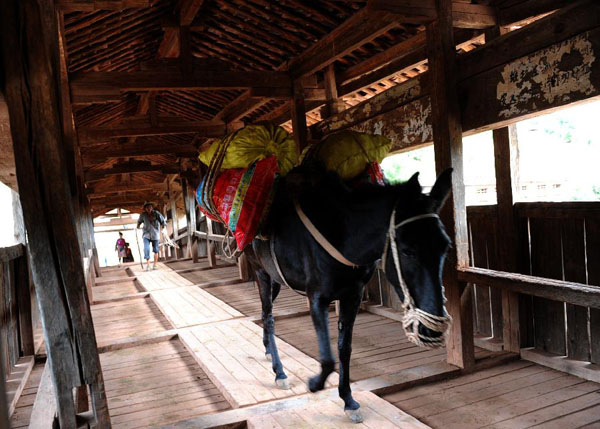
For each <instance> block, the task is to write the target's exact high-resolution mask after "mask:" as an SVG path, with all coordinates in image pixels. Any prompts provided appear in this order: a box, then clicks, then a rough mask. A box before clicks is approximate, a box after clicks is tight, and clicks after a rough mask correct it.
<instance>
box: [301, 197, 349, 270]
mask: <svg viewBox="0 0 600 429" xmlns="http://www.w3.org/2000/svg"><path fill="white" fill-rule="evenodd" d="M294 207H296V213H298V217H299V218H300V220H301V221H302V223H303V224H304V226H305V227H306V229H307V230H308V232H309V233H310V235H312V237H313V238H314V239H315V241H316V242H317V243H319V244H320V245H321V247H322V248H323V249H325V251H326V252H327V253H329V255H330V256H331V257H332V258H333V259H335V260H336V261H338V262H340V263H342V264H344V265H347V266H349V267H353V268H356V267H358V265H357V264H355V263H353V262H350V261H349V260H348V259H346V258H345V257H344V255H342V254H341V253H340V252H339V251H338V250H337V249H336V248H335V247H333V245H332V244H331V243H330V242H329V241H327V239H326V238H325V237H324V236H323V234H321V233H320V232H319V230H318V229H317V228H316V227H315V226H314V225H313V223H312V222H311V221H310V219H309V218H308V217H307V216H306V214H305V213H304V212H303V211H302V208H301V207H300V204H299V203H298V201H297V200H294Z"/></svg>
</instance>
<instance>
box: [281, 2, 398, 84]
mask: <svg viewBox="0 0 600 429" xmlns="http://www.w3.org/2000/svg"><path fill="white" fill-rule="evenodd" d="M398 26H399V23H398V21H397V20H396V19H395V18H394V17H393V15H391V14H387V13H383V12H370V11H368V10H365V9H363V10H361V11H359V12H357V13H355V14H354V15H352V17H350V18H349V19H348V20H346V21H345V22H344V23H343V24H342V25H340V26H339V27H337V28H336V29H335V30H333V31H332V32H331V33H329V34H327V35H326V36H325V37H323V38H322V39H321V40H319V41H318V42H317V43H315V44H313V45H312V46H311V47H310V48H308V49H307V50H305V51H304V52H303V53H302V54H300V55H298V56H297V57H296V58H294V59H293V60H292V61H290V63H289V66H288V68H289V70H290V74H291V75H292V77H293V78H294V79H297V78H300V77H303V76H307V75H311V74H313V73H315V72H317V71H319V70H322V69H324V68H325V67H327V66H328V65H329V64H331V63H333V62H334V61H336V60H337V59H338V58H341V57H343V56H345V55H347V54H349V53H350V52H352V51H354V50H355V49H357V48H359V47H361V46H362V45H364V44H365V43H368V42H370V41H371V40H373V39H375V38H377V37H378V36H380V35H382V34H384V33H386V32H388V31H389V30H391V29H392V28H394V27H398Z"/></svg>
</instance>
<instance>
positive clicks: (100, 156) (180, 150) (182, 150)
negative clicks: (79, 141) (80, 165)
mask: <svg viewBox="0 0 600 429" xmlns="http://www.w3.org/2000/svg"><path fill="white" fill-rule="evenodd" d="M197 152H198V150H197V149H196V148H195V147H194V146H192V145H191V144H187V145H170V144H165V143H164V142H152V143H134V144H131V143H125V144H120V145H115V147H114V148H110V149H94V150H88V151H85V152H84V153H83V154H82V157H83V162H84V164H87V165H89V164H90V163H92V162H94V163H100V162H104V161H106V160H108V159H111V158H122V157H136V156H148V155H174V156H181V157H189V158H191V157H194V156H195V155H196V154H197Z"/></svg>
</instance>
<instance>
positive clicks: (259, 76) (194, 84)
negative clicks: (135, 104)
mask: <svg viewBox="0 0 600 429" xmlns="http://www.w3.org/2000/svg"><path fill="white" fill-rule="evenodd" d="M70 83H71V93H72V94H73V97H78V96H80V95H83V96H87V97H88V99H89V98H91V96H93V95H99V96H106V94H110V95H114V94H115V93H117V92H125V91H168V90H184V89H195V90H221V89H246V88H276V89H278V88H290V87H291V80H290V77H289V76H288V74H287V73H285V72H273V71H256V70H249V71H227V70H221V71H215V70H199V69H194V70H193V71H192V73H189V74H187V73H181V72H178V71H164V70H162V69H157V70H144V71H137V72H90V73H84V74H76V75H73V76H70Z"/></svg>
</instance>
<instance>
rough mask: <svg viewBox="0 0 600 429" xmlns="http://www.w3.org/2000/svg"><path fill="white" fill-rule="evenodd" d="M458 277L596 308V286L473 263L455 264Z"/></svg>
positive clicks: (599, 296) (599, 295)
mask: <svg viewBox="0 0 600 429" xmlns="http://www.w3.org/2000/svg"><path fill="white" fill-rule="evenodd" d="M458 278H459V280H461V281H464V282H467V283H476V284H479V285H486V286H491V287H496V288H499V289H505V290H509V291H512V292H519V293H523V294H526V295H533V296H538V297H540V298H547V299H551V300H554V301H564V302H567V303H569V304H575V305H581V306H583V307H592V308H600V287H598V286H590V285H586V284H582V283H574V282H567V281H563V280H554V279H548V278H544V277H536V276H529V275H525V274H516V273H508V272H505V271H494V270H487V269H484V268H474V267H467V268H459V269H458Z"/></svg>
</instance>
